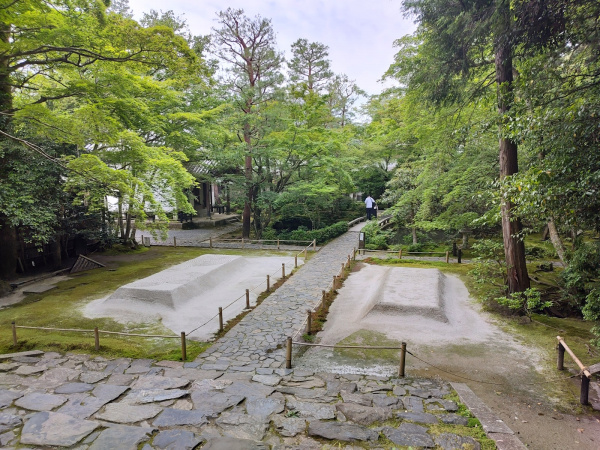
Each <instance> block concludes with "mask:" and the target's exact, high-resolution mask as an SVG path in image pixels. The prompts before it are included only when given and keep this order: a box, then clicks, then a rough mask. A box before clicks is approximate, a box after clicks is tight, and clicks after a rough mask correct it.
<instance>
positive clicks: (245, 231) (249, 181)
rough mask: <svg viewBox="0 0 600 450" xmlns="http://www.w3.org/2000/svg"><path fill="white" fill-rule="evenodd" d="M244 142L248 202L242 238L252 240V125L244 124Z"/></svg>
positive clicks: (243, 217)
mask: <svg viewBox="0 0 600 450" xmlns="http://www.w3.org/2000/svg"><path fill="white" fill-rule="evenodd" d="M244 142H246V151H247V153H246V159H245V162H244V174H245V176H246V200H245V202H244V213H243V215H242V237H243V238H250V215H251V214H252V211H251V209H250V205H251V204H252V147H251V145H252V142H251V137H250V124H248V123H246V124H244Z"/></svg>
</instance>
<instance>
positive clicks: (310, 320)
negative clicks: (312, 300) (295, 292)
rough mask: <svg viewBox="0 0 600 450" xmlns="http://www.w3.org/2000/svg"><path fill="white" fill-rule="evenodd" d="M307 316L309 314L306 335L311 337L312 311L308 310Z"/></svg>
mask: <svg viewBox="0 0 600 450" xmlns="http://www.w3.org/2000/svg"><path fill="white" fill-rule="evenodd" d="M306 314H308V316H307V318H306V334H308V335H309V336H310V334H311V333H312V313H311V311H310V309H307V310H306Z"/></svg>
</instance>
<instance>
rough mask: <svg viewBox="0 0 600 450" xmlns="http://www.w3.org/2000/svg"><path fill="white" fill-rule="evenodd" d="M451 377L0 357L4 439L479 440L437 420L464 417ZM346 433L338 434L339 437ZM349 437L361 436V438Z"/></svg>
mask: <svg viewBox="0 0 600 450" xmlns="http://www.w3.org/2000/svg"><path fill="white" fill-rule="evenodd" d="M450 393H451V388H450V386H449V385H448V384H447V383H445V382H438V381H431V380H418V379H413V380H411V379H397V378H395V379H394V378H391V379H388V378H382V377H375V376H363V375H337V374H322V373H313V372H308V371H303V370H300V369H295V370H285V369H264V368H258V369H256V370H252V372H248V373H243V372H235V371H220V370H201V369H195V368H186V367H184V366H183V363H181V362H175V361H160V362H155V361H151V360H130V359H125V358H120V359H114V360H107V359H104V358H102V357H92V356H89V355H66V356H63V355H60V354H58V353H45V354H43V355H40V356H16V357H13V358H10V359H5V360H4V362H2V363H0V446H2V448H17V447H18V448H22V447H23V446H27V447H28V448H32V447H34V448H39V447H42V448H49V447H54V446H58V447H69V448H77V449H80V450H85V449H90V450H91V449H94V450H96V449H120V450H121V449H123V450H128V449H131V450H136V449H140V448H141V449H143V450H152V449H176V450H183V449H192V448H196V447H198V448H199V447H200V446H201V448H203V449H213V450H214V449H223V450H236V449H237V450H242V449H243V450H259V449H260V450H268V449H273V450H283V449H303V450H317V449H334V448H335V449H337V448H346V449H357V448H364V446H367V447H369V448H381V449H383V448H388V449H389V448H392V447H397V446H413V447H428V448H429V447H434V446H436V445H437V446H438V447H436V448H441V449H455V448H463V447H462V445H463V444H465V445H467V447H465V448H473V449H478V448H479V443H478V442H476V441H475V440H473V439H472V438H469V437H461V436H458V435H456V434H454V433H451V432H447V431H445V432H442V433H439V432H434V430H432V429H431V427H432V426H435V425H438V424H440V425H466V424H467V423H468V419H467V417H465V416H464V415H458V414H456V412H457V410H458V405H457V404H456V403H455V402H454V401H452V400H451V399H447V398H445V397H447V395H448V394H450ZM338 443H339V444H338ZM353 445H360V447H356V446H353Z"/></svg>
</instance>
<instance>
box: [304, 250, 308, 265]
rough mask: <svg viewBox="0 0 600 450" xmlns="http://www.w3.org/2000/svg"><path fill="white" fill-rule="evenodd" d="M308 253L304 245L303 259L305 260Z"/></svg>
mask: <svg viewBox="0 0 600 450" xmlns="http://www.w3.org/2000/svg"><path fill="white" fill-rule="evenodd" d="M307 253H308V250H307V247H304V261H305V262H306V255H307Z"/></svg>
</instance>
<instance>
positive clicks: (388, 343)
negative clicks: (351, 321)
mask: <svg viewBox="0 0 600 450" xmlns="http://www.w3.org/2000/svg"><path fill="white" fill-rule="evenodd" d="M401 344H402V343H401V342H398V341H396V340H393V339H389V338H387V337H386V335H385V334H383V333H379V332H377V331H369V330H359V331H357V332H355V333H352V334H351V335H350V336H348V337H347V338H345V339H343V340H341V341H339V342H338V343H337V344H336V345H360V346H365V347H400V346H401ZM334 351H335V352H336V353H338V354H339V355H342V356H345V357H350V358H359V359H361V360H362V361H371V362H373V363H388V364H389V362H390V361H398V358H399V356H398V355H399V354H400V350H382V349H374V350H366V349H362V348H340V349H335V350H334Z"/></svg>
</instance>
